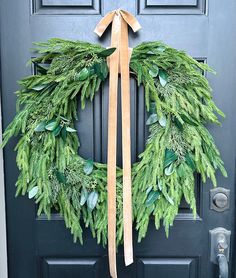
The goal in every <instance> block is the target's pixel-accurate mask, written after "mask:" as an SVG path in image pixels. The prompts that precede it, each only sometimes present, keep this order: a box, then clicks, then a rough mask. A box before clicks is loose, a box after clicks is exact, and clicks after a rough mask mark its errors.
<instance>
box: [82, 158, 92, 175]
mask: <svg viewBox="0 0 236 278" xmlns="http://www.w3.org/2000/svg"><path fill="white" fill-rule="evenodd" d="M92 171H93V161H92V160H90V159H89V160H87V161H86V163H85V165H84V173H85V174H86V175H90V174H91V173H92Z"/></svg>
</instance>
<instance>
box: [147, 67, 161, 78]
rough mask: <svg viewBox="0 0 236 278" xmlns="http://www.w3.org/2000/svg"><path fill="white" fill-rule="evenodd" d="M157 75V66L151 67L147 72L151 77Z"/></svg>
mask: <svg viewBox="0 0 236 278" xmlns="http://www.w3.org/2000/svg"><path fill="white" fill-rule="evenodd" d="M158 73H159V68H158V66H157V65H153V66H152V68H151V69H150V70H149V74H150V75H151V76H152V77H157V75H158Z"/></svg>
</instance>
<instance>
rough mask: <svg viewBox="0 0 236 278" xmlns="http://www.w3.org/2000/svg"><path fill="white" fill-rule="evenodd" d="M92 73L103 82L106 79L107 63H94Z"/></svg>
mask: <svg viewBox="0 0 236 278" xmlns="http://www.w3.org/2000/svg"><path fill="white" fill-rule="evenodd" d="M93 68H94V71H95V73H96V75H97V76H98V77H99V78H100V79H101V80H102V81H104V80H105V79H106V78H107V75H108V66H107V63H106V62H105V61H102V62H100V63H95V64H94V65H93Z"/></svg>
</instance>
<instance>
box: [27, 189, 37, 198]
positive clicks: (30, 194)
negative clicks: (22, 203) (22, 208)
mask: <svg viewBox="0 0 236 278" xmlns="http://www.w3.org/2000/svg"><path fill="white" fill-rule="evenodd" d="M38 190H39V187H38V186H34V187H33V188H32V189H31V190H30V191H29V193H28V197H29V199H32V198H34V197H35V196H36V195H37V193H38Z"/></svg>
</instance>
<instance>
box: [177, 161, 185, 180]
mask: <svg viewBox="0 0 236 278" xmlns="http://www.w3.org/2000/svg"><path fill="white" fill-rule="evenodd" d="M176 171H177V174H178V176H179V177H180V178H183V177H184V176H185V170H184V166H183V164H182V163H181V164H180V165H179V166H178V167H177V169H176Z"/></svg>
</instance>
